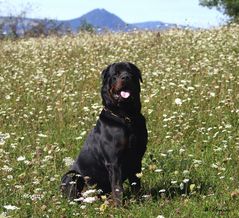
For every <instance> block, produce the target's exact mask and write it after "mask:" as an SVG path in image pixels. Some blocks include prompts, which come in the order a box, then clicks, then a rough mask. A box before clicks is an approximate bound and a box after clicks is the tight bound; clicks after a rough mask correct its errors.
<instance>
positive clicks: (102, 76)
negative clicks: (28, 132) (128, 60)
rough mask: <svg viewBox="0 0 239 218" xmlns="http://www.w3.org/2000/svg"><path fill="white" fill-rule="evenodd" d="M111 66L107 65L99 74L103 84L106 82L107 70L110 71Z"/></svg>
mask: <svg viewBox="0 0 239 218" xmlns="http://www.w3.org/2000/svg"><path fill="white" fill-rule="evenodd" d="M111 66H112V64H111V65H109V66H108V67H107V68H105V69H104V70H103V71H102V73H101V79H102V82H104V81H105V80H106V78H107V77H108V74H109V70H110V67H111Z"/></svg>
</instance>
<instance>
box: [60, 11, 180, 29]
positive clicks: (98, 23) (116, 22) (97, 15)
mask: <svg viewBox="0 0 239 218" xmlns="http://www.w3.org/2000/svg"><path fill="white" fill-rule="evenodd" d="M63 22H64V23H65V24H66V25H69V26H70V27H71V28H72V29H73V30H74V31H76V30H77V29H79V27H80V26H81V24H82V23H83V22H87V23H88V24H91V25H92V26H94V27H95V28H96V29H98V30H104V29H108V30H111V31H130V30H134V29H142V30H145V29H147V30H156V29H158V30H160V29H168V28H173V27H176V26H177V25H176V24H169V23H164V22H161V21H151V22H150V21H149V22H142V23H133V24H128V23H126V22H124V21H123V20H122V19H121V18H119V17H118V16H116V15H115V14H113V13H110V12H108V11H107V10H105V9H95V10H92V11H90V12H88V13H87V14H84V15H82V16H81V17H79V18H76V19H73V20H67V21H63Z"/></svg>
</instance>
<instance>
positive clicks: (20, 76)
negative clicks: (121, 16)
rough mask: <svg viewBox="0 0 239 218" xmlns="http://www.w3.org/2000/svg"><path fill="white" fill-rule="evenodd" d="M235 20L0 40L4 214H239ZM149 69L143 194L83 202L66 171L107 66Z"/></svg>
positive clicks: (238, 32) (0, 205) (238, 31)
mask: <svg viewBox="0 0 239 218" xmlns="http://www.w3.org/2000/svg"><path fill="white" fill-rule="evenodd" d="M238 36H239V26H237V25H231V26H227V27H222V28H220V29H213V30H194V31H191V30H169V31H165V32H162V33H156V32H135V33H117V34H110V33H106V34H103V35H94V34H87V33H81V34H79V35H77V36H65V37H63V38H57V37H50V38H44V39H21V40H19V41H8V40H6V41H0V217H1V218H2V217H74V216H75V217H165V218H167V217H220V216H222V217H239V209H238V205H239V38H238ZM117 61H130V62H133V63H135V64H136V65H137V66H138V67H139V68H140V69H141V71H142V77H143V84H142V93H141V96H142V98H141V99H142V106H143V107H142V111H143V114H144V115H145V117H146V119H147V126H148V131H149V143H148V150H147V152H146V155H145V157H144V159H143V168H142V173H141V175H140V176H141V177H142V183H143V184H142V185H143V187H142V193H141V195H140V197H138V198H135V197H133V196H131V195H130V190H129V188H128V184H127V183H126V184H125V206H124V207H122V208H114V207H113V206H112V205H111V204H110V203H109V200H108V199H107V198H104V197H103V199H102V200H97V199H96V198H95V197H94V196H95V192H94V190H93V189H92V190H91V191H88V192H87V193H85V195H84V199H82V201H83V202H82V203H80V204H79V203H77V202H68V201H67V200H66V199H64V198H62V196H61V193H60V192H59V185H60V178H61V176H62V175H63V174H64V172H65V171H66V170H67V169H68V166H69V164H71V162H72V159H74V158H75V157H76V156H77V154H78V152H79V150H80V147H81V146H82V143H83V141H84V139H85V137H86V134H87V133H88V131H89V130H90V129H91V128H92V127H93V125H94V124H95V120H96V119H97V116H98V114H99V112H100V111H101V109H102V105H101V98H100V92H99V91H100V86H101V79H100V73H101V71H102V70H103V69H104V68H105V67H106V66H107V65H108V64H110V63H112V62H117Z"/></svg>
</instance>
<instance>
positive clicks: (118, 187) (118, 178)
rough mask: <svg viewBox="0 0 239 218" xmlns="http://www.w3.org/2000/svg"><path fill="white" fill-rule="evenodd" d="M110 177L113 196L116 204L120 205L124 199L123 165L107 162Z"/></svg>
mask: <svg viewBox="0 0 239 218" xmlns="http://www.w3.org/2000/svg"><path fill="white" fill-rule="evenodd" d="M107 168H108V172H109V179H110V183H111V190H112V198H113V201H114V204H115V205H116V206H120V205H121V204H122V201H123V182H122V175H121V167H120V166H119V165H118V164H117V163H110V164H107Z"/></svg>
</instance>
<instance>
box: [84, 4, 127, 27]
mask: <svg viewBox="0 0 239 218" xmlns="http://www.w3.org/2000/svg"><path fill="white" fill-rule="evenodd" d="M80 20H81V21H85V22H87V23H89V24H91V25H93V26H94V27H96V28H99V27H104V28H107V29H112V30H120V29H124V28H125V27H126V26H127V24H126V23H125V22H124V21H123V20H122V19H120V18H119V17H118V16H116V15H115V14H112V13H110V12H108V11H107V10H105V9H99V8H97V9H94V10H92V11H90V12H88V13H86V14H84V15H83V16H81V17H80Z"/></svg>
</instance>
